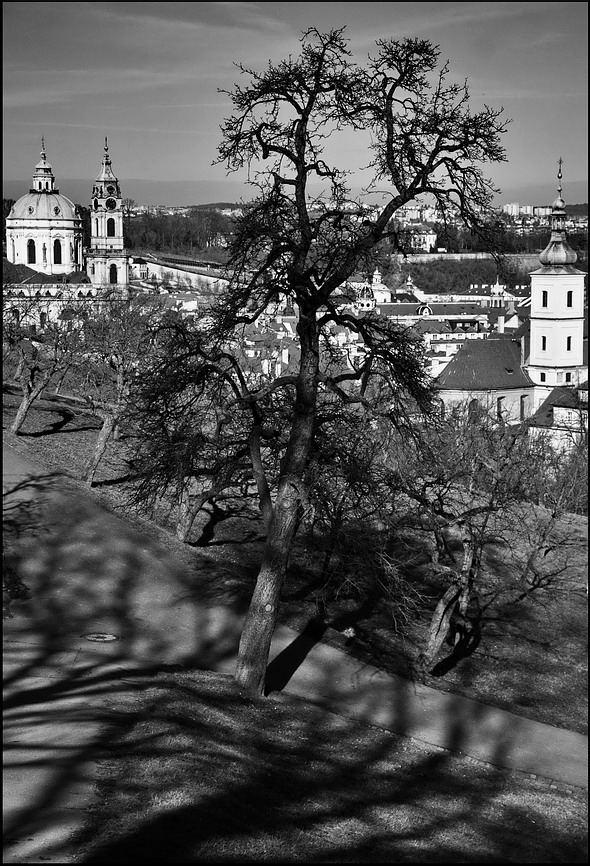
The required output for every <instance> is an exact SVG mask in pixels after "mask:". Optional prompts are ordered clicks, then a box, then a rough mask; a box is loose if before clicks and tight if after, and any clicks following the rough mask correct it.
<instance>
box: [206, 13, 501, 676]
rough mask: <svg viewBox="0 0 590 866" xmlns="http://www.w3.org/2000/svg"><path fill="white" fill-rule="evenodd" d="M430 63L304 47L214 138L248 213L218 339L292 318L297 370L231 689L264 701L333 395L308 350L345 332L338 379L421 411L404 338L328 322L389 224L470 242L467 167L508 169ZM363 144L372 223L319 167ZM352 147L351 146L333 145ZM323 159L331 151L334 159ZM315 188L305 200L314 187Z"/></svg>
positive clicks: (471, 173)
mask: <svg viewBox="0 0 590 866" xmlns="http://www.w3.org/2000/svg"><path fill="white" fill-rule="evenodd" d="M438 63H439V51H438V49H437V48H436V47H435V46H434V45H433V44H432V43H430V42H429V41H427V40H419V39H403V40H395V39H383V40H379V41H378V43H377V46H376V53H375V55H374V57H370V58H369V59H368V61H367V62H366V63H365V65H364V66H361V65H358V64H356V63H355V62H354V61H353V59H352V57H351V54H350V52H349V50H348V48H347V42H346V40H345V38H344V34H343V30H333V31H330V32H329V33H320V32H318V31H317V30H316V29H311V30H309V31H308V32H307V33H305V34H304V36H303V39H302V50H301V53H300V55H299V56H298V57H289V58H288V59H287V60H283V61H281V62H278V63H274V64H273V63H269V64H268V66H267V68H266V69H265V70H264V71H263V72H261V73H259V72H256V71H253V70H249V69H245V68H243V67H240V69H241V71H242V73H243V74H244V76H245V77H246V79H247V84H246V85H244V86H240V85H236V86H235V87H234V89H233V90H232V91H231V92H230V94H229V96H230V98H231V100H232V102H233V105H234V113H233V115H232V116H231V117H230V118H229V119H228V120H227V121H226V122H225V124H224V126H223V139H222V142H221V145H220V148H219V155H220V156H219V158H220V161H222V162H225V163H226V165H227V166H228V168H229V170H230V171H238V170H241V169H247V170H248V172H249V176H250V178H251V180H252V181H253V182H254V183H255V184H256V185H257V186H258V188H259V193H260V194H259V197H258V199H257V200H256V201H255V202H254V203H253V204H252V206H251V207H250V208H248V209H247V211H246V213H245V214H244V215H243V217H242V218H240V219H238V220H237V221H236V231H235V235H234V239H233V246H232V256H231V262H230V264H231V267H232V270H233V276H232V280H231V285H230V290H229V292H228V293H227V295H226V298H225V303H224V304H220V305H219V307H218V309H217V311H216V323H217V326H218V328H219V331H220V333H222V334H223V333H226V334H227V333H229V332H231V331H233V330H234V329H235V328H236V327H237V326H238V325H239V324H240V323H241V322H246V321H254V320H255V319H256V318H257V317H258V316H259V315H260V313H261V312H262V311H263V310H265V309H266V308H267V307H268V305H269V304H270V303H271V302H272V301H275V300H276V299H277V298H279V297H281V296H282V297H289V298H290V300H291V302H292V303H293V304H294V305H295V306H296V310H297V317H298V318H297V334H298V339H299V346H300V353H301V354H300V361H299V368H298V371H297V375H296V376H295V377H294V379H293V383H292V386H291V387H292V388H293V389H294V393H295V401H294V407H293V416H292V423H291V427H290V431H289V441H288V445H287V449H286V453H285V457H284V459H283V461H282V466H281V476H280V481H279V485H278V492H277V495H276V498H275V501H274V508H273V516H272V520H271V524H270V528H269V532H268V538H267V543H266V548H265V551H264V554H263V558H262V564H261V568H260V573H259V577H258V580H257V583H256V588H255V590H254V594H253V597H252V602H251V605H250V609H249V612H248V615H247V618H246V622H245V626H244V631H243V634H242V639H241V643H240V650H239V658H238V663H237V668H236V678H237V680H238V681H239V682H240V683H241V684H242V685H244V686H247V687H251V688H252V689H255V690H256V691H258V692H261V691H262V690H263V687H264V676H265V669H266V664H267V658H268V651H269V647H270V641H271V638H272V634H273V631H274V627H275V622H276V617H277V609H278V602H279V597H280V592H281V587H282V584H283V581H284V578H285V574H286V568H287V563H288V559H289V552H290V549H291V545H292V542H293V538H294V534H295V531H296V528H297V525H298V515H299V514H300V510H301V508H302V507H303V505H304V503H305V501H306V499H307V493H306V486H307V470H308V467H309V461H310V455H311V449H312V443H313V436H314V427H315V418H316V407H317V398H318V391H319V389H320V387H325V388H331V389H334V391H338V388H339V387H340V386H341V384H342V382H343V381H344V379H342V378H341V377H340V378H339V377H338V376H337V377H331V376H329V375H326V373H325V372H324V371H323V370H322V368H321V363H320V357H321V353H320V343H321V339H322V333H324V332H325V329H326V327H327V325H328V324H329V323H336V324H337V325H340V326H344V325H346V326H347V327H349V328H350V329H352V330H353V331H355V332H356V333H357V334H358V336H359V338H360V339H361V340H362V341H363V342H364V344H365V347H366V355H365V357H364V359H363V361H362V363H359V364H358V366H357V367H356V368H355V369H354V370H351V371H350V373H349V374H344V375H348V377H349V379H348V380H349V381H350V380H352V379H354V380H356V381H357V382H358V385H359V393H358V397H359V399H362V390H363V383H364V382H366V380H367V377H368V376H369V375H370V373H371V371H372V370H374V369H375V368H376V367H377V366H381V368H382V375H383V376H385V377H387V378H388V380H389V382H390V385H391V394H392V399H395V398H396V397H397V398H398V402H400V405H401V400H399V398H400V397H401V395H402V394H403V393H405V394H410V395H411V396H412V397H413V398H414V399H416V400H418V402H420V403H423V402H424V398H425V396H426V391H427V388H426V379H425V376H424V375H423V374H422V373H421V371H420V363H419V360H418V356H417V353H416V352H415V351H412V349H411V348H410V343H409V341H408V339H407V337H406V335H404V334H402V333H400V332H399V331H397V330H396V329H395V328H394V327H392V326H391V325H389V323H386V322H380V321H377V320H376V319H375V318H371V317H368V318H363V319H361V318H356V317H354V316H352V315H348V314H346V313H343V312H342V311H341V310H340V309H339V307H338V301H337V292H338V291H339V289H340V287H341V286H342V285H343V284H344V283H345V281H346V280H347V279H348V278H349V277H350V276H351V275H352V274H353V273H354V271H355V270H356V269H357V268H358V267H359V266H360V265H362V264H367V263H368V262H369V261H370V260H371V258H372V256H373V255H374V254H375V251H376V250H377V248H378V247H379V245H380V244H381V243H382V242H383V240H384V239H386V238H391V237H394V236H395V228H394V226H393V223H392V220H393V217H394V215H395V213H396V211H397V210H398V209H399V208H400V207H401V206H402V205H403V204H405V203H407V202H408V201H410V200H411V199H414V198H416V197H417V196H421V195H424V194H429V195H431V196H432V197H433V198H434V199H435V201H436V203H437V204H438V206H439V208H440V209H441V210H443V211H448V209H449V207H450V206H453V207H454V208H455V209H456V211H457V212H458V213H459V215H460V217H461V218H462V219H463V221H464V222H465V223H466V224H467V225H468V226H469V227H470V228H472V229H473V230H475V231H477V230H480V229H481V228H482V226H483V223H484V221H485V219H484V217H485V215H486V211H487V210H489V208H490V205H491V201H492V197H493V194H494V192H495V190H494V188H493V186H492V184H491V182H490V181H489V180H486V179H485V177H484V175H483V173H482V171H481V169H480V167H479V164H480V163H485V162H498V161H502V160H504V159H505V155H504V150H503V148H502V146H501V144H500V138H501V134H502V133H503V131H504V129H505V122H504V121H503V120H502V118H501V114H502V112H501V110H496V109H492V108H489V107H487V106H484V107H483V108H482V109H481V110H480V111H473V110H472V109H471V107H470V103H469V94H468V90H467V86H466V85H456V84H452V83H449V82H448V80H447V72H448V67H447V65H446V64H443V65H442V66H441V67H440V68H438V69H437V67H438ZM344 133H347V134H349V136H350V135H354V134H356V135H357V137H358V138H359V139H360V140H361V141H362V142H364V141H366V138H367V136H369V137H370V144H369V148H370V150H371V151H372V159H371V162H370V166H369V167H370V168H371V169H372V183H371V187H372V189H373V190H379V192H380V193H381V194H382V203H381V204H380V205H379V206H378V207H377V208H376V209H375V210H372V209H369V208H368V207H366V206H363V204H362V202H361V201H360V200H354V201H353V200H352V197H351V194H350V191H349V189H348V187H347V184H346V172H345V171H344V170H343V169H341V168H338V167H337V166H336V165H333V164H330V156H329V151H330V152H334V150H335V151H336V152H338V141H339V137H340V136H341V135H342V134H344ZM345 141H346V142H347V143H349V142H350V137H349V138H348V139H345ZM333 145H334V147H333ZM313 182H318V183H320V184H322V185H323V190H322V192H320V194H319V195H316V196H315V197H314V196H312V194H311V193H312V186H311V185H312V183H313Z"/></svg>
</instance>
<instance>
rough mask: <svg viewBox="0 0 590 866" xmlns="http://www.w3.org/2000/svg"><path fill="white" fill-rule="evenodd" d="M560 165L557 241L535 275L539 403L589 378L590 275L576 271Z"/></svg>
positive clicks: (533, 347)
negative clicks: (589, 283) (587, 322)
mask: <svg viewBox="0 0 590 866" xmlns="http://www.w3.org/2000/svg"><path fill="white" fill-rule="evenodd" d="M558 165H559V168H558V172H557V193H558V195H557V198H556V199H555V201H554V202H553V205H552V211H551V237H550V239H549V243H548V244H547V246H546V247H545V249H544V250H543V252H542V253H541V255H540V256H539V261H540V263H541V267H540V268H539V269H538V270H536V271H533V272H532V273H531V317H530V352H529V360H528V364H527V368H526V369H527V373H528V374H529V376H530V377H531V379H532V380H533V382H534V383H535V386H536V387H535V396H536V397H537V399H536V400H535V402H536V403H537V405H538V404H539V403H540V402H541V401H542V400H544V399H545V397H546V396H547V395H548V393H550V392H551V390H553V388H556V387H561V386H567V385H573V386H575V385H578V384H580V382H581V381H582V379H583V378H585V377H586V376H587V375H588V371H587V367H585V366H584V352H583V349H584V278H585V276H586V275H585V273H584V271H580V270H579V269H578V268H576V267H575V263H576V262H577V260H578V256H577V254H576V253H575V252H574V250H573V249H572V248H571V247H570V245H569V244H568V242H567V235H566V230H565V222H566V212H565V201H564V200H563V198H562V197H561V192H562V186H561V179H562V172H561V166H562V160H561V158H560V159H559V163H558Z"/></svg>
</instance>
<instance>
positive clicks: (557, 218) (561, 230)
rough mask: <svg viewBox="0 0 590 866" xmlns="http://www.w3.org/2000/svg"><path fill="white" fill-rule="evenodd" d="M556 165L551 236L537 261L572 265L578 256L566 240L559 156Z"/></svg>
mask: <svg viewBox="0 0 590 866" xmlns="http://www.w3.org/2000/svg"><path fill="white" fill-rule="evenodd" d="M557 165H558V169H557V198H556V199H555V201H554V202H553V204H552V206H551V237H550V238H549V243H548V244H547V246H546V247H545V249H544V250H543V252H542V253H541V255H540V256H539V261H540V262H541V264H542V265H544V266H546V267H551V266H553V267H555V266H557V267H559V266H561V265H573V264H575V262H576V261H577V260H578V256H577V255H576V253H575V252H574V251H573V250H572V248H571V247H570V245H569V244H568V242H567V235H566V231H565V219H566V213H565V201H564V200H563V198H562V197H561V193H562V185H561V181H562V178H563V174H562V171H561V166H562V165H563V160H562V158H561V157H559V160H558V161H557Z"/></svg>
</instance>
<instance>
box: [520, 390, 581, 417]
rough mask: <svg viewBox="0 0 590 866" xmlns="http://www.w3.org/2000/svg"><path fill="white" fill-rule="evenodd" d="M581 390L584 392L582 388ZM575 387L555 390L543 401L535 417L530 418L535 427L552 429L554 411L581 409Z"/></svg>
mask: <svg viewBox="0 0 590 866" xmlns="http://www.w3.org/2000/svg"><path fill="white" fill-rule="evenodd" d="M579 390H583V386H580V388H579ZM577 391H578V389H576V388H575V387H569V388H566V387H559V388H554V389H553V391H551V393H550V394H549V396H548V397H546V398H545V400H543V402H542V403H541V405H540V406H539V408H538V409H537V411H536V412H535V414H534V415H532V416H531V417H530V418H529V423H530V424H531V425H532V426H533V427H552V426H553V422H554V417H553V410H554V409H555V408H557V409H581V405H580V403H581V401H580V398H579V396H578V393H577Z"/></svg>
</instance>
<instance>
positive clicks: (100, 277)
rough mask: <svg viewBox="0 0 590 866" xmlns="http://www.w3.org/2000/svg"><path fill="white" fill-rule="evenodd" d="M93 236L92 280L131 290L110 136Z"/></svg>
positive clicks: (96, 194) (95, 200)
mask: <svg viewBox="0 0 590 866" xmlns="http://www.w3.org/2000/svg"><path fill="white" fill-rule="evenodd" d="M90 238H91V240H90V249H89V250H88V251H87V253H86V270H87V273H88V276H89V277H90V281H91V283H92V284H93V285H100V286H106V285H111V286H120V287H121V288H124V289H127V287H128V284H129V257H128V255H127V252H126V250H125V246H124V241H123V201H122V198H121V188H120V185H119V181H118V179H117V178H116V177H115V175H114V174H113V169H112V167H111V158H110V156H109V146H108V142H107V139H106V138H105V140H104V155H103V158H102V166H101V170H100V173H99V175H98V177H97V178H96V180H95V181H94V187H93V189H92V202H91V206H90Z"/></svg>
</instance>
